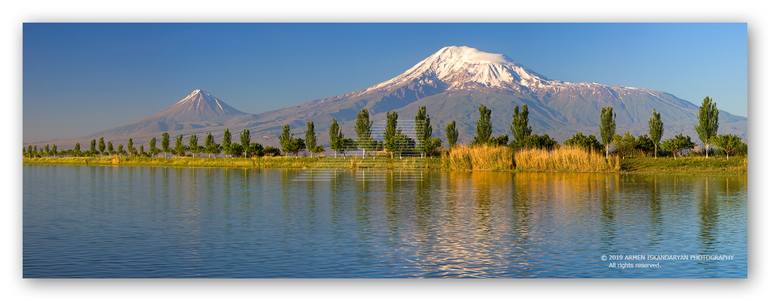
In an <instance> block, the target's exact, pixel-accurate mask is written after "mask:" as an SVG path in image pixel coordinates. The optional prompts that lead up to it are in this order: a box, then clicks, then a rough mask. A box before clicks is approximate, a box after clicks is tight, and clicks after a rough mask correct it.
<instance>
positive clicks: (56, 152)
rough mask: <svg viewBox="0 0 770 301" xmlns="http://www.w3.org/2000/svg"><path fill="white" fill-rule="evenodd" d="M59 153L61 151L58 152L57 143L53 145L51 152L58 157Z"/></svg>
mask: <svg viewBox="0 0 770 301" xmlns="http://www.w3.org/2000/svg"><path fill="white" fill-rule="evenodd" d="M58 153H59V152H58V150H57V148H56V144H54V145H53V146H52V147H51V154H52V155H53V156H54V157H56V155H57V154H58Z"/></svg>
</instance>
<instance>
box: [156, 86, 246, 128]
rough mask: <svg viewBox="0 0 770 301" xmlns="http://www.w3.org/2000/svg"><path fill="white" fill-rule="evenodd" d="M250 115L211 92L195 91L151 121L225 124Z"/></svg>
mask: <svg viewBox="0 0 770 301" xmlns="http://www.w3.org/2000/svg"><path fill="white" fill-rule="evenodd" d="M243 115H248V114H246V113H244V112H241V111H239V110H237V109H235V108H233V107H231V106H229V105H228V104H226V103H225V102H224V101H222V100H221V99H219V98H218V97H216V96H214V95H212V94H211V93H210V92H207V91H203V90H200V89H195V90H193V91H192V92H190V94H188V95H187V96H185V97H184V98H182V99H180V100H179V101H177V102H176V103H175V104H174V105H173V106H171V107H169V108H168V109H166V110H164V111H161V112H159V113H158V114H155V115H154V116H152V117H150V119H153V118H155V119H164V120H168V121H175V122H223V121H225V120H227V119H229V118H233V117H239V116H243Z"/></svg>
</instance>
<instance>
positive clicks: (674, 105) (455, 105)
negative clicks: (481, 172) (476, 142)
mask: <svg viewBox="0 0 770 301" xmlns="http://www.w3.org/2000/svg"><path fill="white" fill-rule="evenodd" d="M707 93H708V91H704V96H706V95H707ZM694 101H698V100H694ZM480 104H484V105H486V106H487V107H489V108H491V109H492V120H493V126H494V132H495V135H500V134H506V133H508V131H509V125H510V122H511V114H512V111H513V108H514V107H515V106H517V105H523V104H527V105H528V106H529V108H530V122H531V123H532V126H533V129H534V130H535V132H539V133H547V134H550V135H551V136H554V137H556V138H557V139H559V140H563V139H566V138H568V137H569V136H571V135H572V134H574V133H575V132H576V131H583V132H584V133H594V134H598V118H599V113H600V111H601V108H602V107H604V106H612V107H613V108H614V109H615V112H616V114H617V124H618V127H617V128H618V132H620V133H622V132H624V131H630V132H632V133H634V134H641V133H643V132H646V130H647V120H648V119H649V117H650V113H651V111H652V110H653V109H655V110H657V111H658V112H660V113H661V116H662V118H663V121H664V123H665V124H666V131H665V133H664V135H665V136H669V135H674V134H677V133H680V132H682V133H685V134H688V135H690V136H692V137H693V138H696V137H697V135H696V134H695V131H694V126H695V121H696V115H695V112H696V110H697V106H696V105H694V104H693V103H692V102H688V101H685V100H683V99H680V98H677V97H676V96H674V95H671V94H669V93H665V92H660V91H654V90H650V89H643V88H635V87H619V86H609V85H604V84H599V83H572V82H565V81H559V80H552V79H549V78H547V77H545V76H543V75H540V74H538V73H536V72H534V71H532V70H530V69H528V68H526V67H524V66H522V65H520V64H517V63H515V62H513V61H512V60H511V59H509V58H508V57H506V56H505V55H502V54H496V53H489V52H484V51H481V50H478V49H475V48H471V47H467V46H449V47H444V48H441V49H439V50H438V51H436V52H435V53H433V54H432V55H430V56H428V57H427V58H425V59H424V60H422V61H420V62H418V63H417V64H416V65H414V66H412V67H411V68H409V69H407V70H406V71H405V72H404V73H402V74H400V75H397V76H395V77H393V78H391V79H388V80H385V81H383V82H381V83H378V84H375V85H372V86H371V87H368V88H366V89H363V90H360V91H356V92H351V93H347V94H344V95H340V96H334V97H328V98H323V99H318V100H314V101H311V102H308V103H305V104H302V105H299V106H294V107H290V108H286V109H282V110H277V111H272V112H266V113H262V114H258V115H257V116H256V119H255V120H254V121H252V122H251V123H250V124H248V125H246V126H248V127H250V128H252V132H256V133H259V135H260V137H267V138H270V137H276V136H277V132H278V130H279V129H280V126H281V125H282V124H284V123H287V124H291V125H292V126H293V127H297V128H300V129H301V127H303V126H304V123H305V121H306V120H314V121H315V124H316V131H318V132H320V133H324V132H323V130H324V129H325V127H326V126H327V125H328V123H329V121H330V120H331V119H332V118H336V119H337V120H338V121H340V122H341V123H342V126H343V130H345V131H346V133H347V134H348V135H353V132H352V121H353V120H354V118H355V115H356V113H357V112H358V111H360V110H361V109H362V108H368V109H369V110H370V111H371V112H372V113H373V114H374V117H373V118H374V120H375V122H376V121H382V120H385V113H386V112H387V111H396V112H398V113H399V116H400V119H402V120H411V119H412V118H414V114H415V112H416V111H417V109H418V107H419V106H426V107H427V109H428V113H429V114H430V116H431V120H432V122H433V124H434V126H433V128H434V130H433V132H434V135H436V136H438V137H443V128H444V125H445V124H446V123H448V122H450V121H452V120H454V121H456V122H457V125H458V127H459V130H460V134H461V135H460V140H461V141H465V142H467V141H470V140H471V139H472V136H473V132H474V127H475V122H476V119H477V118H478V107H479V105H480ZM720 132H728V133H738V134H740V135H743V136H744V137H745V133H746V119H745V118H744V117H739V116H735V115H732V114H729V113H727V112H724V111H723V112H721V113H720ZM322 139H324V137H322ZM268 140H269V139H268Z"/></svg>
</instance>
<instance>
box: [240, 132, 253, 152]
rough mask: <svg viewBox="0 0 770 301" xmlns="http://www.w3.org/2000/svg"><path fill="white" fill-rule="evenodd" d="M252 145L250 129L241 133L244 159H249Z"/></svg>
mask: <svg viewBox="0 0 770 301" xmlns="http://www.w3.org/2000/svg"><path fill="white" fill-rule="evenodd" d="M250 145H251V133H250V132H249V129H243V131H241V146H243V157H248V154H249V146H250Z"/></svg>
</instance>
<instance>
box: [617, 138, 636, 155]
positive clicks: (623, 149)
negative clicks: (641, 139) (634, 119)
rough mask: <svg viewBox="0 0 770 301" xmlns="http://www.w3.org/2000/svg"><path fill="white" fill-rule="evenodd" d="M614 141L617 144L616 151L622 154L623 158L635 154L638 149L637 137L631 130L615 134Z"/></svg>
mask: <svg viewBox="0 0 770 301" xmlns="http://www.w3.org/2000/svg"><path fill="white" fill-rule="evenodd" d="M612 143H613V144H615V152H616V153H617V154H618V155H620V157H621V158H625V157H628V156H631V155H633V153H634V151H636V137H634V135H632V134H631V133H630V132H626V133H625V134H623V136H621V135H615V137H613V139H612Z"/></svg>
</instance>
